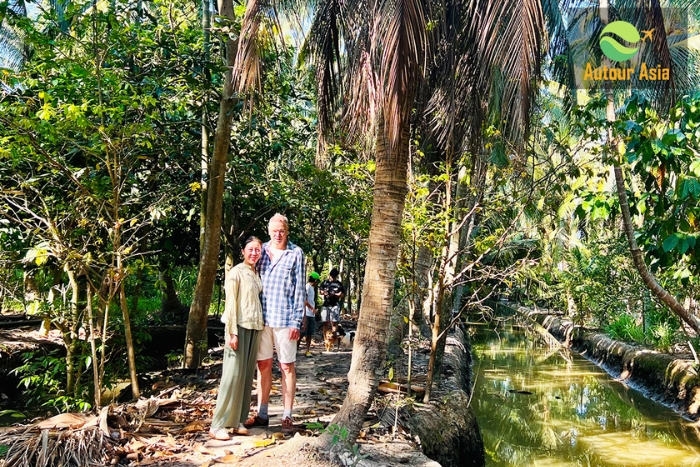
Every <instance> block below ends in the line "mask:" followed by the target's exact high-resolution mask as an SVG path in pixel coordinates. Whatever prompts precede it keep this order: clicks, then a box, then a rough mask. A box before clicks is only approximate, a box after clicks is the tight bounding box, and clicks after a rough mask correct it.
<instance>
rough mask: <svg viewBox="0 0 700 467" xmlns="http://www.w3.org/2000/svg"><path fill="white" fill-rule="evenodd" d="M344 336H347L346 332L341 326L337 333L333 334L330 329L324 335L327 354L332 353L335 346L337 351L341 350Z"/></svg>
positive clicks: (337, 328) (338, 327) (337, 327)
mask: <svg viewBox="0 0 700 467" xmlns="http://www.w3.org/2000/svg"><path fill="white" fill-rule="evenodd" d="M343 336H345V330H344V329H343V327H342V326H341V325H340V324H338V326H336V332H333V331H332V330H330V329H329V330H327V331H325V332H324V333H323V343H324V345H325V346H326V352H330V351H331V348H333V346H334V345H335V347H336V350H340V344H341V342H342V340H343Z"/></svg>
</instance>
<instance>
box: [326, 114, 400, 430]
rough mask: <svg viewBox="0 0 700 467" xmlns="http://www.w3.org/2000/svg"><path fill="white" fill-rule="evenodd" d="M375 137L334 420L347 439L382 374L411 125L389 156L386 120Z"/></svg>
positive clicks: (367, 405) (357, 427)
mask: <svg viewBox="0 0 700 467" xmlns="http://www.w3.org/2000/svg"><path fill="white" fill-rule="evenodd" d="M377 135H378V136H377V168H376V172H375V181H374V206H373V208H372V222H371V226H370V233H369V254H368V259H367V266H366V272H365V279H364V286H363V297H362V309H361V311H360V317H359V319H358V322H357V334H356V336H355V344H354V348H353V353H352V363H351V364H350V371H349V372H348V382H349V386H348V392H347V395H346V397H345V401H344V402H343V406H342V407H341V409H340V411H339V412H338V414H337V415H336V417H335V418H334V419H333V423H336V424H338V425H340V426H343V427H345V428H346V429H347V430H348V439H349V440H352V441H354V440H355V438H356V437H357V435H358V433H359V430H360V428H361V427H362V423H363V422H364V417H365V414H366V413H367V410H369V407H370V405H371V404H372V401H373V399H374V396H375V393H376V390H377V386H378V385H379V381H380V378H381V377H382V373H383V371H382V369H383V366H384V363H385V358H386V349H387V338H388V330H389V321H390V318H391V312H392V304H393V298H394V279H395V276H396V260H397V257H398V252H399V241H400V239H401V221H402V218H403V209H404V202H405V199H406V193H407V187H406V172H407V170H408V145H409V138H408V135H409V128H408V124H407V123H405V124H404V128H402V131H401V141H400V142H399V144H398V145H397V150H395V151H393V157H391V158H389V157H387V156H388V154H387V140H386V137H385V136H384V122H383V121H380V122H379V124H378V129H377ZM321 443H322V444H328V443H330V436H324V439H323V440H321Z"/></svg>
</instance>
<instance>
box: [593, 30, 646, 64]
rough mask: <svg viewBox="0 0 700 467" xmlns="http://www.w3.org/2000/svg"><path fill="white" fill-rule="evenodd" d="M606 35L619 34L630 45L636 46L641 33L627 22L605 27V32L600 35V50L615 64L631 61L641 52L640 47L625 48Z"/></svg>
mask: <svg viewBox="0 0 700 467" xmlns="http://www.w3.org/2000/svg"><path fill="white" fill-rule="evenodd" d="M605 34H617V35H618V36H620V37H621V38H622V39H624V40H626V41H627V42H629V43H630V44H635V43H637V42H639V39H640V37H639V31H637V28H635V27H634V26H632V25H631V24H630V23H628V22H627V21H613V22H612V23H610V24H608V25H607V26H605V28H604V29H603V32H601V33H600V42H599V43H600V50H602V51H603V53H604V54H605V56H606V57H608V58H609V59H610V60H612V61H614V62H624V61H625V60H629V59H630V58H632V56H633V55H634V54H636V53H637V51H638V50H639V47H625V46H624V45H622V44H620V43H619V42H618V41H617V40H615V39H614V38H613V37H610V36H606V35H605Z"/></svg>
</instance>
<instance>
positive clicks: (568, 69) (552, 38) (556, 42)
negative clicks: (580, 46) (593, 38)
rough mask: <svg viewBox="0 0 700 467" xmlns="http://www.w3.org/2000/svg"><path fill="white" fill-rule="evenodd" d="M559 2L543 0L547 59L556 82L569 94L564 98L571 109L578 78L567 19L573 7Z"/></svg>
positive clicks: (574, 100)
mask: <svg viewBox="0 0 700 467" xmlns="http://www.w3.org/2000/svg"><path fill="white" fill-rule="evenodd" d="M559 3H560V2H558V1H557V0H543V1H542V13H543V15H544V20H545V24H546V26H547V32H548V36H549V47H548V50H547V59H548V60H549V63H550V72H551V74H552V79H553V80H554V81H555V82H558V83H563V84H564V85H565V86H566V88H567V92H566V94H565V97H564V101H563V103H564V107H565V108H566V109H571V108H572V107H573V105H574V104H575V103H576V78H575V76H574V57H573V52H572V50H571V49H572V47H571V44H570V43H569V34H568V30H567V27H566V22H565V18H566V17H568V16H570V15H569V14H568V11H567V9H570V8H571V6H568V5H562V6H561V7H560V5H559Z"/></svg>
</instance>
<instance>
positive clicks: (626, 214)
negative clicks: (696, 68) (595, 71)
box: [599, 0, 700, 334]
mask: <svg viewBox="0 0 700 467" xmlns="http://www.w3.org/2000/svg"><path fill="white" fill-rule="evenodd" d="M608 6H609V5H608V1H607V0H602V1H601V2H600V8H599V11H600V19H601V22H602V23H603V27H605V25H606V24H608ZM603 63H604V64H605V65H607V66H608V68H609V67H610V60H609V59H608V58H604V62H603ZM605 93H606V95H607V99H608V102H607V107H606V112H605V114H606V117H607V120H608V122H610V123H611V124H612V123H614V122H615V120H616V119H615V102H614V101H613V93H612V89H611V87H610V83H609V82H606V89H605ZM607 142H608V148H609V154H610V155H611V156H612V155H613V154H615V152H616V148H617V145H616V144H615V143H616V141H615V140H614V139H613V134H612V125H611V126H610V127H609V128H608V141H607ZM613 172H614V173H615V186H616V188H617V197H618V200H619V202H620V213H621V215H622V226H623V228H624V230H625V234H626V235H627V243H628V244H629V247H630V253H631V255H632V261H633V262H634V266H635V267H636V268H637V271H638V272H639V275H640V276H641V278H642V281H643V282H644V285H646V286H647V287H648V288H649V290H650V291H651V293H653V294H654V296H655V297H656V298H658V299H659V300H660V301H661V302H662V303H664V304H665V305H666V306H667V307H669V308H670V309H671V311H673V312H674V313H675V314H676V315H678V317H679V318H681V319H682V320H683V321H685V322H686V324H688V326H690V327H691V328H692V329H693V330H694V331H695V332H696V333H698V334H700V320H698V318H697V317H696V316H695V315H692V314H690V313H688V311H687V310H686V309H685V308H684V307H683V305H681V303H680V302H679V301H678V300H676V297H674V296H673V295H671V294H670V293H668V292H667V291H666V289H664V288H663V287H662V286H661V284H659V283H658V282H657V281H656V278H654V276H653V275H652V274H651V272H649V269H647V265H646V263H645V262H644V257H643V255H642V251H641V250H640V249H639V246H638V245H637V240H636V238H635V237H634V226H633V225H632V216H631V214H630V207H629V202H628V201H627V189H626V188H625V176H624V174H623V173H622V167H620V161H617V160H616V161H615V162H614V166H613Z"/></svg>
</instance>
